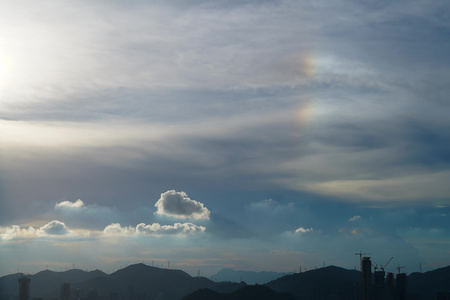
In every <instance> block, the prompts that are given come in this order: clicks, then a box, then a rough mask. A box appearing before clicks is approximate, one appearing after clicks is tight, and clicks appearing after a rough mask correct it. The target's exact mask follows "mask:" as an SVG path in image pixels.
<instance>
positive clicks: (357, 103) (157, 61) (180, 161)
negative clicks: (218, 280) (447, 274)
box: [0, 0, 450, 276]
mask: <svg viewBox="0 0 450 300" xmlns="http://www.w3.org/2000/svg"><path fill="white" fill-rule="evenodd" d="M0 7H1V9H0V276H3V275H6V274H10V273H16V272H23V273H31V274H33V273H36V272H38V271H40V270H43V269H46V268H48V269H51V270H55V271H62V270H66V269H68V268H72V267H73V266H75V268H80V269H85V270H94V269H100V270H103V271H105V272H108V273H110V272H113V271H114V270H117V269H119V268H122V267H124V266H127V265H129V264H133V263H139V262H144V263H146V264H148V265H154V266H159V267H165V268H167V267H169V263H170V268H176V269H181V270H184V271H186V272H188V273H190V274H192V275H197V274H198V272H201V274H202V275H204V276H210V275H212V274H214V273H215V272H217V271H218V270H220V269H221V268H223V267H227V268H233V269H236V270H249V271H278V272H298V271H299V270H300V268H302V269H303V270H304V269H307V270H308V269H313V268H316V267H321V266H324V265H336V266H340V267H343V268H349V269H353V268H359V256H358V255H355V253H357V252H360V251H362V252H365V253H370V254H367V256H370V257H372V261H373V263H374V264H377V265H384V264H385V263H386V262H387V261H388V260H389V259H390V258H391V257H394V259H393V260H392V262H391V263H390V265H389V266H388V267H387V268H386V271H389V272H394V271H395V267H396V266H405V268H404V269H402V271H404V272H407V273H411V272H416V271H419V270H420V269H419V266H420V265H421V266H422V270H423V271H427V270H432V269H435V268H439V267H444V266H447V265H449V264H450V250H449V249H450V219H449V218H450V208H449V205H450V196H449V195H450V184H449V183H450V130H449V128H450V118H449V117H448V116H449V115H450V101H449V96H450V85H449V84H448V83H449V82H450V54H449V53H450V39H449V38H448V37H449V35H450V3H449V2H447V1H421V0H420V1H416V0H409V1H372V0H368V1H356V0H355V1H354V0H343V1H325V0H317V1H289V0H286V1H285V0H278V1H275V0H274V1H262V0H258V1H257V0H254V1H252V0H246V1H202V0H195V1H177V0H175V1H139V0H135V1H121V0H114V1H102V0H100V1H87V0H81V1H71V0H67V1H54V0H48V1H40V2H39V3H37V2H36V1H31V0H30V1H22V0H18V1H6V0H5V1H4V0H0Z"/></svg>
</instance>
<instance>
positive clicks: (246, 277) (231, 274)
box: [209, 268, 286, 284]
mask: <svg viewBox="0 0 450 300" xmlns="http://www.w3.org/2000/svg"><path fill="white" fill-rule="evenodd" d="M284 275H286V273H277V272H252V271H235V270H232V269H227V268H223V269H221V270H220V271H219V272H217V273H216V274H214V275H212V276H210V277H209V279H211V280H213V281H216V282H221V281H230V282H241V281H244V282H245V283H247V284H265V283H267V282H270V281H273V280H275V279H277V278H280V277H282V276H284Z"/></svg>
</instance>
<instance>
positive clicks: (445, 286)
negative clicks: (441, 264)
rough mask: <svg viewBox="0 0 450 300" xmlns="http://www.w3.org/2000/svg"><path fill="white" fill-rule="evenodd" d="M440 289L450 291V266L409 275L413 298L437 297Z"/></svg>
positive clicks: (410, 292) (409, 288)
mask: <svg viewBox="0 0 450 300" xmlns="http://www.w3.org/2000/svg"><path fill="white" fill-rule="evenodd" d="M440 291H446V292H450V266H447V267H445V268H439V269H436V270H433V271H429V272H425V273H412V274H411V275H409V276H408V292H409V294H410V295H411V297H412V299H426V298H432V299H435V297H436V293H437V292H440ZM424 297H426V298H424Z"/></svg>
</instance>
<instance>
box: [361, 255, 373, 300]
mask: <svg viewBox="0 0 450 300" xmlns="http://www.w3.org/2000/svg"><path fill="white" fill-rule="evenodd" d="M361 299H362V300H372V299H373V298H372V262H371V261H370V257H363V258H362V260H361Z"/></svg>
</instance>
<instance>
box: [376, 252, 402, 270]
mask: <svg viewBox="0 0 450 300" xmlns="http://www.w3.org/2000/svg"><path fill="white" fill-rule="evenodd" d="M393 258H394V257H393V256H392V257H391V258H390V259H389V260H388V262H387V263H385V264H384V266H381V267H380V269H381V271H384V268H386V266H387V265H388V264H389V263H390V262H391V261H392V259H393ZM399 272H400V271H399Z"/></svg>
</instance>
